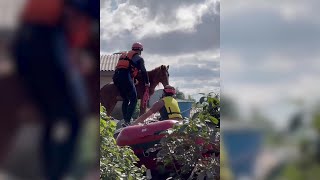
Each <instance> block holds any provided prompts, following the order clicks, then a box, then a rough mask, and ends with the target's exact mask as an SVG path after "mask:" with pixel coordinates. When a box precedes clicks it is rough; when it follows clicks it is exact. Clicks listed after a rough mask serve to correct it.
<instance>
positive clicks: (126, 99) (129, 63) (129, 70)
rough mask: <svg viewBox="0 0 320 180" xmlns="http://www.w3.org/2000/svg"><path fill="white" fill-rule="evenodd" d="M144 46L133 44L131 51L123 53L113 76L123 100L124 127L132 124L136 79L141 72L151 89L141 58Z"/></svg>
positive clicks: (137, 43)
mask: <svg viewBox="0 0 320 180" xmlns="http://www.w3.org/2000/svg"><path fill="white" fill-rule="evenodd" d="M142 51H143V46H142V44H141V43H139V42H136V43H133V45H132V48H131V51H127V52H123V53H122V54H121V56H120V58H119V61H118V64H117V66H116V70H115V73H114V75H113V82H114V84H115V86H116V87H117V88H118V89H119V92H120V95H121V97H122V99H123V102H122V114H123V119H124V121H125V122H124V123H123V124H122V126H123V127H125V126H128V125H129V124H130V121H131V118H132V115H133V113H134V110H135V107H136V105H137V101H138V98H137V91H136V87H135V84H134V79H135V77H136V76H137V75H138V72H139V71H140V72H141V73H142V76H143V78H144V83H145V86H146V88H148V87H150V82H149V77H148V73H147V70H146V68H145V65H144V59H143V58H142V57H141V52H142Z"/></svg>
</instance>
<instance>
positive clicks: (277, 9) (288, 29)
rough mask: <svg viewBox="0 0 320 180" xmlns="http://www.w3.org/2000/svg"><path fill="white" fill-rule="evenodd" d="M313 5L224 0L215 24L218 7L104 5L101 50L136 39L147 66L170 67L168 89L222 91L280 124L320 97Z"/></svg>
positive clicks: (297, 0) (120, 1)
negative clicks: (301, 105)
mask: <svg viewBox="0 0 320 180" xmlns="http://www.w3.org/2000/svg"><path fill="white" fill-rule="evenodd" d="M317 7H320V1H317V0H306V1H301V0H282V1H276V0H268V1H264V0H246V1H238V0H225V1H223V2H222V15H221V23H220V1H214V0H200V1H197V0H185V1H171V0H162V1H156V0H153V1H151V0H117V1H116V0H112V1H110V0H109V1H104V3H102V7H101V51H102V53H107V54H108V53H113V52H116V51H119V50H124V49H128V48H130V45H131V44H132V42H134V41H140V42H142V43H143V44H144V49H145V51H144V52H143V57H144V58H145V61H146V66H147V68H148V69H152V68H154V67H156V66H159V65H161V64H165V65H170V83H171V84H173V85H174V86H177V87H179V88H180V89H181V90H182V91H183V92H185V93H187V94H195V93H199V92H210V91H212V90H219V87H221V92H222V94H224V95H226V96H229V97H231V98H232V99H233V100H234V102H235V103H236V104H237V106H238V108H239V111H240V112H243V115H244V116H248V115H250V112H251V109H252V108H258V109H260V111H261V112H262V113H263V114H264V115H265V116H267V117H268V118H269V119H271V120H272V121H273V122H274V123H275V124H276V125H277V126H285V125H286V123H287V120H288V118H289V117H290V116H291V115H292V113H294V112H295V111H296V110H297V108H298V106H297V105H295V104H293V103H292V101H294V100H299V99H303V100H304V101H305V102H306V104H309V105H310V104H312V103H313V102H315V101H317V100H319V99H320V97H319V96H320V95H319V92H320V79H319V77H320V71H319V68H320V61H319V60H318V58H319V57H320V53H319V52H320V51H319V50H320V48H319V47H320V36H319V31H320V21H319V17H320V16H319V14H318V13H317V12H318V9H317ZM220 25H221V26H220ZM220 30H221V31H220ZM220 37H221V43H220ZM220 47H221V52H220ZM220 79H221V81H220Z"/></svg>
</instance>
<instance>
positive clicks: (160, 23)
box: [100, 0, 220, 94]
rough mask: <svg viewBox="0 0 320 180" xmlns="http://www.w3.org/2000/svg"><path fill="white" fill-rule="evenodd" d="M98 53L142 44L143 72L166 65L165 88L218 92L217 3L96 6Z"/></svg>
mask: <svg viewBox="0 0 320 180" xmlns="http://www.w3.org/2000/svg"><path fill="white" fill-rule="evenodd" d="M101 6H102V7H101V11H100V16H101V19H100V27H101V28H100V29H101V31H100V37H101V38H100V44H101V52H102V53H104V54H111V53H114V52H117V51H120V50H127V49H129V48H130V46H131V44H132V43H133V42H135V41H140V42H142V43H143V45H144V52H143V54H142V56H143V57H144V59H145V63H146V67H147V69H153V68H155V67H157V66H159V65H162V64H164V65H170V69H169V71H170V83H171V84H172V85H174V86H176V87H178V88H179V89H180V90H182V91H183V92H185V93H186V94H196V93H199V92H211V91H218V90H219V87H220V78H219V76H220V1H216V0H200V1H199V0H185V1H171V0H162V1H158V0H152V1H150V0H111V1H104V2H103V3H102V4H101Z"/></svg>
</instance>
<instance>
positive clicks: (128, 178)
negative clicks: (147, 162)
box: [100, 106, 145, 180]
mask: <svg viewBox="0 0 320 180" xmlns="http://www.w3.org/2000/svg"><path fill="white" fill-rule="evenodd" d="M115 129H116V123H115V122H114V121H112V120H111V119H110V117H108V116H107V115H106V113H105V109H104V107H102V106H100V140H101V143H100V179H101V180H122V179H125V180H136V179H137V180H139V179H145V177H144V176H143V174H144V172H145V168H144V167H142V168H139V167H137V166H136V163H137V161H139V159H138V158H137V157H136V155H135V154H134V152H133V151H132V149H131V148H130V147H119V146H117V144H116V140H115V139H114V137H113V135H114V132H115Z"/></svg>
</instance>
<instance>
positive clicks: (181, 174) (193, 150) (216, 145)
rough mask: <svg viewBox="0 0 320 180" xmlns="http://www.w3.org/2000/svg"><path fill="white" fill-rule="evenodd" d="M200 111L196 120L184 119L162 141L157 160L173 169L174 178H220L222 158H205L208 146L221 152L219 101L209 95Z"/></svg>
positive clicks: (195, 117) (201, 103) (204, 99)
mask: <svg viewBox="0 0 320 180" xmlns="http://www.w3.org/2000/svg"><path fill="white" fill-rule="evenodd" d="M199 105H201V108H200V110H199V112H198V114H197V115H196V116H194V118H193V119H191V120H188V119H185V120H184V121H183V122H181V123H179V124H177V125H176V126H175V127H174V128H172V129H169V130H168V131H167V132H166V136H165V137H164V138H162V139H161V141H160V147H161V150H160V151H159V153H158V161H159V162H162V163H163V164H164V165H165V166H166V167H172V169H174V171H173V172H172V177H173V178H174V179H186V178H187V179H194V178H196V177H197V178H199V179H201V177H205V176H206V177H207V179H218V178H219V176H220V158H219V157H215V156H214V154H213V155H212V156H209V157H206V156H204V154H205V153H207V152H208V149H209V147H212V148H213V149H214V150H215V152H220V135H219V134H220V133H219V129H218V128H216V124H217V122H218V121H219V119H220V115H219V111H220V108H219V100H218V98H217V97H212V96H211V95H208V96H206V97H204V98H202V100H201V102H200V103H199Z"/></svg>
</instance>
